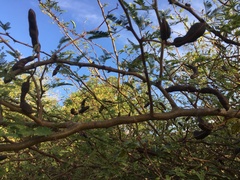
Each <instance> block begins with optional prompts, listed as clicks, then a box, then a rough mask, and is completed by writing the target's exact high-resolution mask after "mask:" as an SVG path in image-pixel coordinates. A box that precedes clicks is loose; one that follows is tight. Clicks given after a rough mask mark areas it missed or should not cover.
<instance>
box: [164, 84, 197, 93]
mask: <svg viewBox="0 0 240 180" xmlns="http://www.w3.org/2000/svg"><path fill="white" fill-rule="evenodd" d="M165 90H166V91H167V92H174V91H188V92H197V91H198V90H197V89H196V88H195V87H194V86H191V85H184V86H182V85H174V86H170V87H168V88H166V89H165Z"/></svg>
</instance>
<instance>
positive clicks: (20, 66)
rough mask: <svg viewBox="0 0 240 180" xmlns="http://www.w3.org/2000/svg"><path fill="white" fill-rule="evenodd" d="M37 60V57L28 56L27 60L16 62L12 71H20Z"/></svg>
mask: <svg viewBox="0 0 240 180" xmlns="http://www.w3.org/2000/svg"><path fill="white" fill-rule="evenodd" d="M34 59H35V56H28V57H26V58H23V59H20V60H19V61H18V62H16V63H15V64H14V65H13V67H12V71H15V70H18V69H23V68H24V66H25V65H26V64H27V63H29V62H31V61H33V60H34Z"/></svg>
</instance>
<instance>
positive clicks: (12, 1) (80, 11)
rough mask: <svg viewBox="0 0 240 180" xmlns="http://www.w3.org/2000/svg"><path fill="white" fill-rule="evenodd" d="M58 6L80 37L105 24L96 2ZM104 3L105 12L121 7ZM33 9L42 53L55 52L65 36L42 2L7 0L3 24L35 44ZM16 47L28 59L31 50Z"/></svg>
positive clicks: (1, 9) (0, 14)
mask: <svg viewBox="0 0 240 180" xmlns="http://www.w3.org/2000/svg"><path fill="white" fill-rule="evenodd" d="M161 1H162V0H161ZM58 2H59V5H60V6H61V7H62V9H64V10H66V12H65V13H64V14H63V16H62V18H63V19H64V21H70V20H74V21H75V22H76V25H77V30H78V32H79V33H81V32H83V31H89V30H92V29H94V28H96V27H97V26H98V25H99V24H100V23H101V22H102V16H101V12H100V9H99V7H98V4H97V1H96V0H59V1H58ZM101 2H102V4H104V2H109V6H108V7H107V9H106V10H105V12H107V11H109V10H111V9H113V8H115V7H116V5H117V1H109V0H102V1H101ZM169 7H170V5H169V4H168V1H167V0H164V1H163V3H159V9H166V8H169ZM192 7H193V8H194V9H196V10H198V11H199V12H200V11H201V9H203V0H199V1H196V2H194V3H192ZM30 8H31V9H33V10H34V11H35V12H36V15H37V23H38V28H39V40H40V43H41V45H42V50H43V51H46V52H50V50H54V49H55V48H56V46H57V45H58V42H59V39H60V38H61V37H62V36H63V34H62V33H61V32H60V30H59V28H58V27H57V25H56V24H53V23H52V20H51V19H50V18H49V17H48V16H47V15H46V14H43V13H42V12H41V10H40V9H39V7H38V0H5V1H4V3H2V4H1V6H0V21H2V22H3V23H6V22H11V29H10V30H9V33H10V34H11V35H12V36H13V37H14V38H16V39H17V40H19V41H23V42H26V43H28V44H31V40H30V37H29V33H28V20H27V13H28V10H29V9H30ZM114 13H118V15H120V14H121V13H122V11H121V8H120V6H119V8H118V10H117V11H114ZM1 32H2V31H1ZM123 33H125V34H124V35H125V37H126V38H131V35H130V34H129V33H128V32H126V31H125V32H123ZM126 38H125V40H126ZM125 42H127V41H124V40H123V42H122V43H125ZM13 47H14V48H16V49H19V50H20V51H21V52H22V53H23V56H27V55H28V53H29V50H31V49H28V48H26V47H23V46H22V45H18V44H13ZM30 52H31V51H30ZM25 53H26V55H25Z"/></svg>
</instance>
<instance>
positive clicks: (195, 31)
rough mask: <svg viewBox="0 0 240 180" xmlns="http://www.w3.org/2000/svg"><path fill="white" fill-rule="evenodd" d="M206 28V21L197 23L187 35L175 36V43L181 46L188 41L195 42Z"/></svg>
mask: <svg viewBox="0 0 240 180" xmlns="http://www.w3.org/2000/svg"><path fill="white" fill-rule="evenodd" d="M205 30H206V24H205V23H204V22H200V23H195V24H194V25H192V26H191V27H190V29H189V30H188V32H187V34H186V35H185V36H183V37H177V38H175V39H174V42H173V44H174V45H175V46H176V47H180V46H182V45H184V44H186V43H191V42H194V41H196V40H197V39H198V38H199V37H201V36H202V35H203V34H204V32H205Z"/></svg>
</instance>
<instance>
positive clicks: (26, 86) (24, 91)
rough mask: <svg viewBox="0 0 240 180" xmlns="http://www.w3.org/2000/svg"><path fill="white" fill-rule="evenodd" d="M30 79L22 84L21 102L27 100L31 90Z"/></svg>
mask: <svg viewBox="0 0 240 180" xmlns="http://www.w3.org/2000/svg"><path fill="white" fill-rule="evenodd" d="M29 80H30V78H28V80H27V81H26V82H24V83H22V87H21V101H24V100H25V97H26V94H27V93H28V91H29V89H30V82H29Z"/></svg>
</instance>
